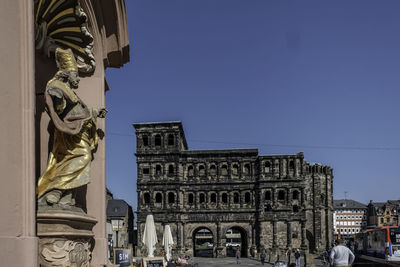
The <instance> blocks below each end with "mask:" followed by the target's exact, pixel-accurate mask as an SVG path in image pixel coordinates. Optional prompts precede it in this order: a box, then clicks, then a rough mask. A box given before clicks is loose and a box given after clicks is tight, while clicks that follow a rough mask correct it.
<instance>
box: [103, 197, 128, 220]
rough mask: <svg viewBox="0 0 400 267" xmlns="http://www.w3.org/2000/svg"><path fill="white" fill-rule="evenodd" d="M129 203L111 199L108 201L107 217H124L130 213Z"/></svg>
mask: <svg viewBox="0 0 400 267" xmlns="http://www.w3.org/2000/svg"><path fill="white" fill-rule="evenodd" d="M128 207H129V205H128V203H126V202H125V200H122V199H110V200H108V201H107V211H106V214H107V217H124V216H126V214H127V212H128Z"/></svg>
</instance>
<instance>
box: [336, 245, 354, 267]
mask: <svg viewBox="0 0 400 267" xmlns="http://www.w3.org/2000/svg"><path fill="white" fill-rule="evenodd" d="M335 244H336V246H334V247H333V248H332V250H331V255H330V259H331V264H332V265H333V266H335V267H348V266H351V264H352V263H353V261H354V259H355V257H354V254H353V252H351V250H350V249H349V248H348V247H346V246H344V245H343V240H342V239H338V240H336V241H335Z"/></svg>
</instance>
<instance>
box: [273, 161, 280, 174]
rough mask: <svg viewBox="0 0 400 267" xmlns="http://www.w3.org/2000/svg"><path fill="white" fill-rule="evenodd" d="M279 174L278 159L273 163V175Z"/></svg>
mask: <svg viewBox="0 0 400 267" xmlns="http://www.w3.org/2000/svg"><path fill="white" fill-rule="evenodd" d="M279 172H280V167H279V159H276V160H275V163H274V173H279Z"/></svg>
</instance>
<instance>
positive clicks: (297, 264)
mask: <svg viewBox="0 0 400 267" xmlns="http://www.w3.org/2000/svg"><path fill="white" fill-rule="evenodd" d="M285 257H286V263H287V264H289V263H290V250H289V249H287V250H286V251H285ZM294 257H295V263H292V264H291V265H290V266H293V267H300V257H301V254H300V250H299V249H296V250H295V252H294ZM265 259H266V253H265V250H263V251H262V252H261V254H260V261H261V264H262V265H264V263H265Z"/></svg>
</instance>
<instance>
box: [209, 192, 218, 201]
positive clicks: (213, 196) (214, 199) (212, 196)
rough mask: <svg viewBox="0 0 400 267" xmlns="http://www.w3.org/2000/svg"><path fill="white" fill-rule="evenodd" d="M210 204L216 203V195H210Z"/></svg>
mask: <svg viewBox="0 0 400 267" xmlns="http://www.w3.org/2000/svg"><path fill="white" fill-rule="evenodd" d="M210 202H211V203H216V202H217V194H215V193H212V194H211V199H210Z"/></svg>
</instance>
